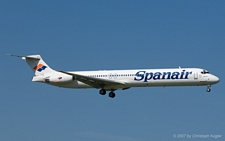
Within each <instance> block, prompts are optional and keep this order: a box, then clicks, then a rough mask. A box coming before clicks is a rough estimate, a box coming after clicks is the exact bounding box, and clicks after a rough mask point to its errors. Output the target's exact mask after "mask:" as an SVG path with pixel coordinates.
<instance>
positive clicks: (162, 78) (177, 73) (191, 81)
mask: <svg viewBox="0 0 225 141" xmlns="http://www.w3.org/2000/svg"><path fill="white" fill-rule="evenodd" d="M69 73H75V74H79V75H83V76H87V77H92V78H99V79H102V80H112V81H115V82H121V83H124V84H125V85H120V84H118V85H108V86H106V87H104V89H106V90H116V89H126V88H130V87H154V86H163V87H164V86H202V85H212V84H215V83H217V82H218V81H219V78H218V77H216V76H214V75H212V74H210V73H209V72H207V71H205V70H204V69H199V68H176V69H136V70H103V71H76V72H69ZM65 75H67V74H61V73H58V74H57V76H59V77H60V76H62V77H63V76H65ZM46 77H47V74H46ZM33 81H34V80H33ZM39 82H40V81H39ZM49 84H51V85H55V86H59V87H65V88H92V87H91V86H90V85H87V84H85V83H83V82H80V81H77V80H76V79H75V80H74V81H69V82H66V83H60V82H54V83H49Z"/></svg>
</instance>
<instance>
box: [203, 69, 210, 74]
mask: <svg viewBox="0 0 225 141" xmlns="http://www.w3.org/2000/svg"><path fill="white" fill-rule="evenodd" d="M207 73H209V72H208V71H207V70H203V71H202V72H201V74H207Z"/></svg>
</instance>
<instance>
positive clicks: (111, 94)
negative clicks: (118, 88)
mask: <svg viewBox="0 0 225 141" xmlns="http://www.w3.org/2000/svg"><path fill="white" fill-rule="evenodd" d="M99 93H100V94H101V95H105V94H106V90H105V89H101V90H100V91H99ZM115 96H116V94H115V93H114V92H113V91H111V92H110V93H109V97H111V98H114V97H115Z"/></svg>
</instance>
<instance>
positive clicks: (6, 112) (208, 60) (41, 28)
mask: <svg viewBox="0 0 225 141" xmlns="http://www.w3.org/2000/svg"><path fill="white" fill-rule="evenodd" d="M224 7H225V2H224V1H219V0H216V1H207V0H204V1H203V0H199V1H194V0H193V1H180V0H172V1H160V0H159V1H149V0H146V1H145V0H142V1H123V0H120V1H92V0H89V1H68V0H66V1H23V0H22V1H8V0H3V1H1V4H0V11H1V12H0V21H1V22H0V29H1V30H0V52H1V55H0V63H1V74H2V77H1V82H0V84H1V87H0V91H1V94H0V113H1V114H0V140H1V141H15V140H17V141H31V140H32V141H40V140H41V141H62V140H64V141H77V140H79V141H115V140H116V141H149V140H167V141H172V140H175V138H173V134H190V135H192V134H204V135H207V134H219V135H223V136H222V138H219V139H217V140H224V139H225V122H224V119H225V111H224V109H225V96H224V92H225V87H224V86H225V85H224V71H225V70H224V65H225V63H224V60H225V54H224V53H225V49H224V47H225V8H224ZM8 53H12V54H19V55H30V54H40V55H41V56H42V57H43V59H44V60H45V61H46V62H47V63H48V65H49V66H51V67H52V68H54V69H57V70H101V69H134V68H137V69H138V68H174V67H175V68H176V67H178V66H181V67H199V68H204V69H207V70H209V71H210V72H211V73H213V74H215V75H217V76H218V77H219V78H220V83H218V84H217V85H214V86H212V91H211V92H210V93H207V92H206V87H166V88H161V87H160V88H132V89H129V90H126V91H116V94H117V96H116V98H115V99H111V98H109V97H108V96H101V95H99V94H98V90H96V89H87V90H77V89H63V88H57V87H53V86H48V85H44V84H40V83H32V82H31V78H32V76H33V73H32V71H31V70H30V68H29V67H28V66H27V64H26V63H25V62H24V61H23V60H21V59H18V58H15V57H8V56H6V55H5V54H8ZM177 140H179V139H177ZM180 140H189V139H180ZM191 140H198V139H193V138H192V139H191ZM207 140H213V139H211V138H208V139H207Z"/></svg>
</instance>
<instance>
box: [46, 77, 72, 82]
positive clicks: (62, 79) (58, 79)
mask: <svg viewBox="0 0 225 141" xmlns="http://www.w3.org/2000/svg"><path fill="white" fill-rule="evenodd" d="M73 80H74V77H73V76H70V75H63V76H60V75H56V76H49V77H47V78H45V82H46V83H66V82H71V81H73Z"/></svg>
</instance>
